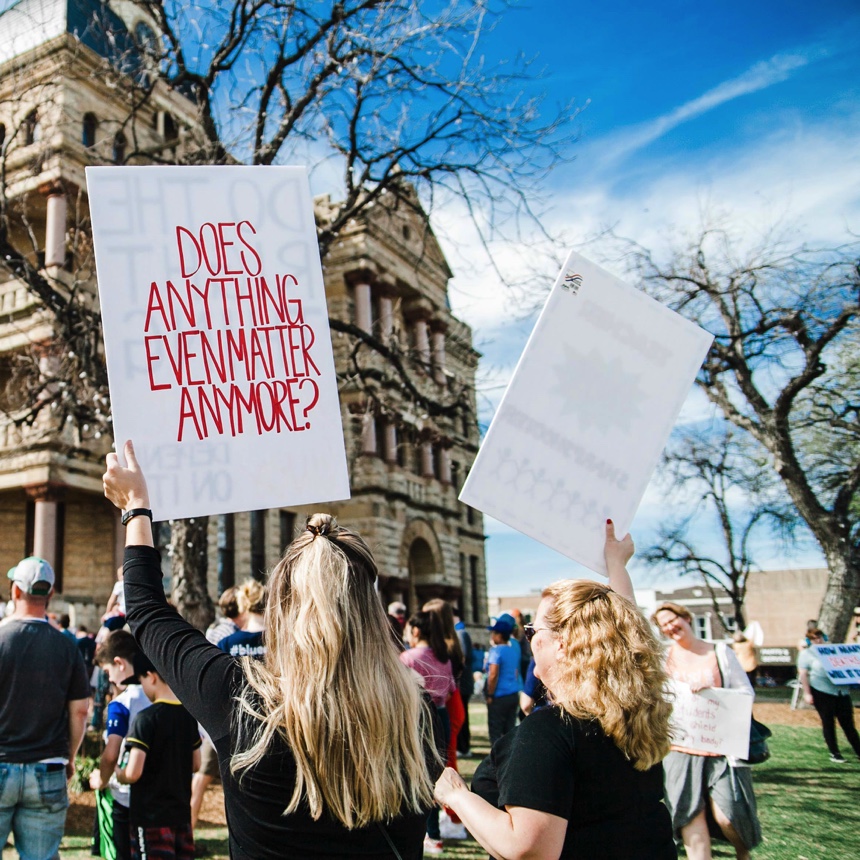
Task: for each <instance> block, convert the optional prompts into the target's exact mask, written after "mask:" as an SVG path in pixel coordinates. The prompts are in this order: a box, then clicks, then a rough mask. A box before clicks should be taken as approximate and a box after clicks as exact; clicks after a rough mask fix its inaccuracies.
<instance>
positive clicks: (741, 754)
mask: <svg viewBox="0 0 860 860" xmlns="http://www.w3.org/2000/svg"><path fill="white" fill-rule="evenodd" d="M670 683H671V689H672V695H673V706H672V743H673V744H675V745H677V746H680V747H684V748H685V749H688V750H699V751H700V752H709V753H714V754H715V755H726V756H734V757H736V758H740V759H745V758H746V757H747V756H748V755H749V740H750V719H751V718H752V706H753V697H752V696H751V695H749V694H746V693H743V692H741V691H740V690H724V689H722V688H719V687H716V688H708V689H705V690H699V692H697V693H694V692H693V691H692V690H691V689H690V686H689V685H688V684H683V683H680V682H678V681H671V682H670Z"/></svg>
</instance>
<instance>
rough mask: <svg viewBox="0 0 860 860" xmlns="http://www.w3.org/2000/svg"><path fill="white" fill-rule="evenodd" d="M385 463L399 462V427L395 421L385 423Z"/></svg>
mask: <svg viewBox="0 0 860 860" xmlns="http://www.w3.org/2000/svg"><path fill="white" fill-rule="evenodd" d="M385 462H386V463H396V462H397V425H396V424H395V423H394V422H393V421H386V422H385Z"/></svg>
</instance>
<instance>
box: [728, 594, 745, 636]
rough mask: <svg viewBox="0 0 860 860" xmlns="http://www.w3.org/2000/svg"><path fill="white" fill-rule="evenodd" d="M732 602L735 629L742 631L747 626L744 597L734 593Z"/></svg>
mask: <svg viewBox="0 0 860 860" xmlns="http://www.w3.org/2000/svg"><path fill="white" fill-rule="evenodd" d="M732 604H733V606H734V607H735V630H740V631H741V633H743V631H744V629H745V628H746V626H747V621H746V615H745V614H744V599H743V597H739V596H738V595H736V594H733V595H732Z"/></svg>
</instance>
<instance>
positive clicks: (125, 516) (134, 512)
mask: <svg viewBox="0 0 860 860" xmlns="http://www.w3.org/2000/svg"><path fill="white" fill-rule="evenodd" d="M135 517H149V519H150V520H151V519H152V511H151V510H150V509H149V508H132V509H131V510H129V511H123V512H122V520H121V522H122V524H123V525H124V526H126V525H128V524H129V522H130V521H131V520H133V519H134V518H135Z"/></svg>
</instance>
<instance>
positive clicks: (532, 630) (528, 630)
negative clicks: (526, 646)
mask: <svg viewBox="0 0 860 860" xmlns="http://www.w3.org/2000/svg"><path fill="white" fill-rule="evenodd" d="M541 630H550V631H551V630H552V627H535V626H534V624H523V636H525V637H526V642H531V641H532V639H534V638H535V634H537V633H539V632H540V631H541Z"/></svg>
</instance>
